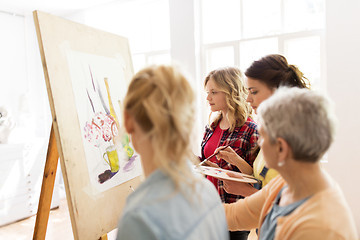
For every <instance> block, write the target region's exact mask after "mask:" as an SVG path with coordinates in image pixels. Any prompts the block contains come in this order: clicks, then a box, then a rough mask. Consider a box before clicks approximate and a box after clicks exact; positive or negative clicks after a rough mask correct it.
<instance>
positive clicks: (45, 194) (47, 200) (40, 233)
mask: <svg viewBox="0 0 360 240" xmlns="http://www.w3.org/2000/svg"><path fill="white" fill-rule="evenodd" d="M58 159H59V153H58V150H57V146H56V140H55V134H54V126H52V127H51V133H50V140H49V146H48V151H47V155H46V162H45V170H44V176H43V182H42V186H41V193H40V199H39V206H38V211H37V215H36V222H35V228H34V236H33V239H45V236H46V228H47V223H48V220H49V213H50V206H51V199H52V194H53V191H54V183H55V176H56V169H57V163H58Z"/></svg>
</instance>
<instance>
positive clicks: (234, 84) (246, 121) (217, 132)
mask: <svg viewBox="0 0 360 240" xmlns="http://www.w3.org/2000/svg"><path fill="white" fill-rule="evenodd" d="M204 86H205V90H206V92H207V98H206V99H207V101H208V102H209V105H210V108H211V112H212V113H216V114H217V115H216V117H215V118H214V120H213V121H211V123H210V124H209V125H208V126H206V129H205V134H204V138H203V141H202V144H201V158H202V160H204V159H206V158H207V157H209V156H210V155H211V154H213V153H214V151H215V149H217V148H219V147H221V146H227V145H229V148H228V149H230V150H231V151H234V152H236V153H237V154H238V155H239V156H240V157H241V158H242V159H243V161H242V162H241V163H240V164H237V166H235V165H231V164H230V163H228V162H226V161H224V160H223V159H217V158H216V157H212V158H211V159H210V160H209V161H207V162H206V163H207V164H208V165H210V166H215V167H220V168H223V169H227V170H232V171H236V172H243V173H246V174H252V172H253V171H252V165H253V162H254V160H255V157H256V155H255V154H253V152H254V150H255V149H256V148H257V139H258V132H257V125H256V123H255V122H254V121H253V120H252V119H251V118H250V114H251V108H250V106H249V105H248V104H247V103H246V96H247V91H246V89H245V87H244V85H243V77H242V73H241V71H240V70H239V69H238V68H235V67H227V68H220V69H216V70H214V71H211V72H210V73H209V74H208V76H207V77H206V78H205V82H204ZM207 178H208V179H209V180H210V181H211V182H212V183H213V184H214V185H215V187H216V188H217V190H218V192H219V195H220V198H221V200H222V202H223V203H233V202H236V201H237V200H238V199H240V198H243V197H242V196H240V195H233V194H229V193H227V192H225V190H224V186H223V182H222V181H221V180H218V179H216V178H213V177H211V176H207ZM248 234H249V232H247V231H236V232H230V239H247V236H248Z"/></svg>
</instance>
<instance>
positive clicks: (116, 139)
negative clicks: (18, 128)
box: [34, 11, 142, 239]
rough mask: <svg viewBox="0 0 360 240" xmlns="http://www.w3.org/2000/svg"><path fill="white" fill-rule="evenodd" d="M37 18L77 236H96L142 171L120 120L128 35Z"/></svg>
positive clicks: (113, 221)
mask: <svg viewBox="0 0 360 240" xmlns="http://www.w3.org/2000/svg"><path fill="white" fill-rule="evenodd" d="M34 20H35V26H36V30H37V36H38V40H39V46H40V52H41V57H42V62H43V68H44V74H45V81H46V85H47V90H48V95H49V103H50V107H51V113H52V116H53V127H54V130H55V136H56V142H57V148H58V151H59V155H60V162H61V167H62V172H63V176H64V181H65V187H66V194H67V200H68V205H69V211H70V217H71V222H72V227H73V232H74V238H75V239H99V237H101V236H102V235H103V234H106V233H107V232H109V231H111V230H112V229H114V228H115V227H116V225H117V221H118V219H119V217H120V216H121V211H122V208H123V206H124V204H125V200H126V197H127V196H128V194H130V193H131V192H132V189H133V188H136V186H137V185H138V184H139V183H140V175H141V173H142V172H141V161H140V157H139V156H138V154H137V153H136V152H135V151H134V149H133V146H132V145H131V141H130V139H129V136H128V135H127V134H126V133H125V131H124V127H123V123H122V109H121V105H122V100H123V98H124V96H125V94H126V91H127V86H128V84H129V81H130V79H131V77H132V75H133V67H132V62H131V55H130V50H129V44H128V40H127V39H126V38H124V37H121V36H117V35H114V34H110V33H107V32H103V31H100V30H97V29H94V28H91V27H88V26H85V25H82V24H78V23H75V22H71V21H68V20H65V19H62V18H59V17H56V16H52V15H50V14H47V13H43V12H39V11H35V12H34Z"/></svg>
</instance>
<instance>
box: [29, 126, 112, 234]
mask: <svg viewBox="0 0 360 240" xmlns="http://www.w3.org/2000/svg"><path fill="white" fill-rule="evenodd" d="M58 159H59V152H58V149H57V146H56V139H55V133H54V126H51V132H50V139H49V145H48V150H47V155H46V162H45V169H44V176H43V181H42V185H41V193H40V199H39V205H38V211H37V214H36V222H35V228H34V235H33V239H34V240H35V239H36V240H38V239H45V236H46V228H47V223H48V220H49V214H50V206H51V199H52V194H53V191H54V184H55V177H56V169H57V165H58ZM107 239H108V238H107V234H105V235H103V236H102V237H100V239H99V240H107Z"/></svg>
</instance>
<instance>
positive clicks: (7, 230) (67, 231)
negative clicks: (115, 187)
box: [0, 198, 257, 240]
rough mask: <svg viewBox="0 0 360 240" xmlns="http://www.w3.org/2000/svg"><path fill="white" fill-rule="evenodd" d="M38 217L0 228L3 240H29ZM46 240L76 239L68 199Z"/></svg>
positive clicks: (54, 216) (53, 218) (51, 220)
mask: <svg viewBox="0 0 360 240" xmlns="http://www.w3.org/2000/svg"><path fill="white" fill-rule="evenodd" d="M35 220H36V216H32V217H30V218H27V219H24V220H21V221H18V222H15V223H12V224H9V225H6V226H3V227H0V236H1V237H0V238H1V239H9V240H10V239H16V240H29V239H32V237H33V233H34V226H35ZM45 239H46V240H64V239H67V240H68V239H74V237H73V234H72V229H71V222H70V215H69V211H68V207H67V203H66V199H65V198H63V199H61V200H60V206H59V208H57V209H53V210H51V211H50V216H49V221H48V227H47V231H46V238H45ZM113 239H116V230H114V231H112V232H110V233H108V240H113ZM248 239H249V240H254V239H257V237H256V234H255V235H254V233H250V235H249V238H248Z"/></svg>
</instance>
